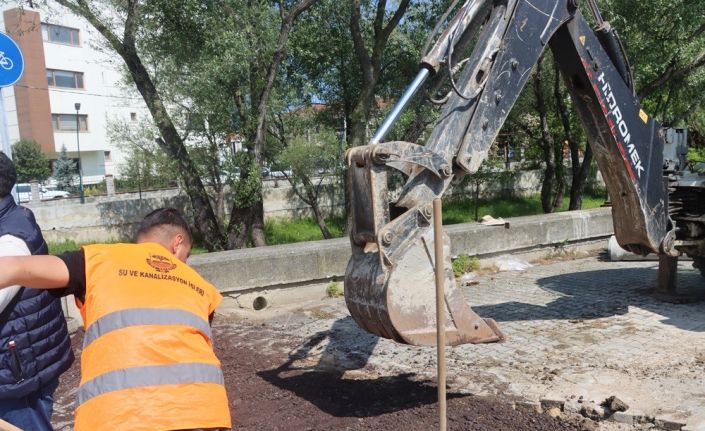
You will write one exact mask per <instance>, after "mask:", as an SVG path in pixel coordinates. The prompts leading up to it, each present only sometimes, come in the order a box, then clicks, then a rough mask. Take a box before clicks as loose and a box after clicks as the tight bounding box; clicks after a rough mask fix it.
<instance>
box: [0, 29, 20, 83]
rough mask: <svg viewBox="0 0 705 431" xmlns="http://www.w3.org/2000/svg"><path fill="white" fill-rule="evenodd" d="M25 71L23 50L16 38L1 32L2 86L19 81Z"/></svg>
mask: <svg viewBox="0 0 705 431" xmlns="http://www.w3.org/2000/svg"><path fill="white" fill-rule="evenodd" d="M23 71H24V58H23V57H22V51H20V47H19V46H17V44H16V43H15V41H14V40H12V39H11V38H10V36H8V35H6V34H5V33H2V32H0V87H8V86H10V85H13V84H14V83H15V82H17V81H18V80H19V79H20V77H21V76H22V72H23Z"/></svg>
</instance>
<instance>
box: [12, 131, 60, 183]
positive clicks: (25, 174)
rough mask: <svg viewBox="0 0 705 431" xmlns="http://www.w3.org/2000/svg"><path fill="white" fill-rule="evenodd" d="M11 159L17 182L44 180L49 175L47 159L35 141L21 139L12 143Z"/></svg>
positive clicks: (49, 169) (49, 168)
mask: <svg viewBox="0 0 705 431" xmlns="http://www.w3.org/2000/svg"><path fill="white" fill-rule="evenodd" d="M12 161H13V163H14V164H15V169H16V170H17V182H19V183H28V182H30V181H39V182H40V183H41V182H44V181H46V180H47V178H49V177H50V176H51V167H50V166H49V159H48V158H47V156H46V155H45V154H44V153H43V152H42V148H41V147H40V146H39V144H38V143H37V142H36V141H31V140H26V139H22V140H20V141H17V142H15V143H14V144H13V145H12Z"/></svg>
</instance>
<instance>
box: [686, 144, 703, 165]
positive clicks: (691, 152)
mask: <svg viewBox="0 0 705 431" xmlns="http://www.w3.org/2000/svg"><path fill="white" fill-rule="evenodd" d="M688 161H691V162H696V163H700V162H705V147H701V148H698V147H689V148H688Z"/></svg>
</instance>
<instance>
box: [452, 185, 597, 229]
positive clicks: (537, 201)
mask: <svg viewBox="0 0 705 431" xmlns="http://www.w3.org/2000/svg"><path fill="white" fill-rule="evenodd" d="M605 197H606V194H605V192H604V191H603V190H599V189H598V190H596V191H595V192H593V193H589V194H587V195H586V196H584V197H583V209H590V208H599V207H600V206H601V205H602V204H603V203H604V202H605ZM567 208H568V202H567V200H566V201H564V202H563V206H562V207H561V208H560V209H559V211H565V210H566V209H567ZM474 210H475V204H474V202H472V201H468V200H457V199H450V200H448V201H445V202H444V203H443V223H444V224H457V223H470V222H473V221H475V220H474V217H473V215H474ZM542 213H543V209H542V208H541V197H540V196H539V195H535V196H531V197H527V198H518V197H511V198H498V199H481V200H480V201H479V214H480V217H482V216H484V215H491V216H493V217H503V218H508V217H521V216H527V215H537V214H542Z"/></svg>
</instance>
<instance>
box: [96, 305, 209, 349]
mask: <svg viewBox="0 0 705 431" xmlns="http://www.w3.org/2000/svg"><path fill="white" fill-rule="evenodd" d="M138 325H181V326H190V327H193V328H196V329H197V330H199V331H201V332H202V333H203V334H205V335H206V336H207V337H208V339H212V338H213V337H212V334H211V328H210V325H209V324H208V322H206V321H205V320H203V318H201V317H199V316H197V315H195V314H193V313H191V312H188V311H185V310H179V309H172V308H129V309H126V310H120V311H115V312H112V313H110V314H106V315H105V316H103V317H101V318H100V319H98V320H96V321H95V322H93V324H91V325H90V326H89V327H88V329H87V330H86V335H85V336H84V338H83V347H84V348H85V347H86V346H88V345H89V344H91V343H92V342H93V341H95V340H96V339H97V338H99V337H100V336H102V335H105V334H107V333H108V332H111V331H115V330H118V329H122V328H126V327H128V326H138Z"/></svg>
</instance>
